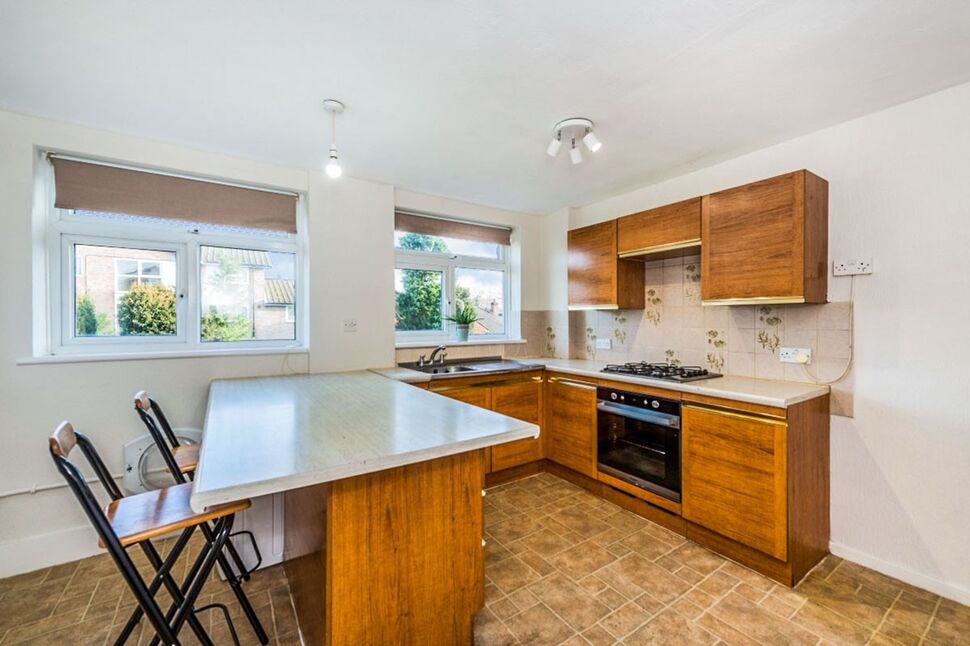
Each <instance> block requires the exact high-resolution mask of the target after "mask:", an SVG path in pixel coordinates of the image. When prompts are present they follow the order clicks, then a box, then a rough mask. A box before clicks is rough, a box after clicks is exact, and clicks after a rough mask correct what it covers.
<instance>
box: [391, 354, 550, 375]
mask: <svg viewBox="0 0 970 646" xmlns="http://www.w3.org/2000/svg"><path fill="white" fill-rule="evenodd" d="M398 365H399V366H400V367H402V368H409V369H411V370H417V371H419V372H424V373H427V374H430V375H435V376H436V377H437V378H441V377H449V376H454V375H459V374H470V373H479V374H480V373H487V372H516V371H518V370H533V369H535V366H533V365H532V364H528V363H524V362H522V361H513V360H510V359H503V358H502V357H482V358H480V359H456V360H452V361H445V362H444V363H437V362H436V363H425V364H424V365H420V364H419V363H418V362H417V361H411V362H408V363H401V364H398Z"/></svg>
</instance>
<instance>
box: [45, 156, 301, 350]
mask: <svg viewBox="0 0 970 646" xmlns="http://www.w3.org/2000/svg"><path fill="white" fill-rule="evenodd" d="M92 165H93V164H92ZM125 172H128V173H132V172H134V173H146V172H145V171H133V170H128V169H125ZM146 174H147V173H146ZM65 175H67V173H65ZM106 181H108V182H110V181H113V179H112V178H111V177H108V179H107V180H106ZM180 181H188V182H193V183H201V182H202V181H203V180H194V179H192V180H189V179H184V180H182V179H180ZM76 184H77V181H74V184H72V185H68V186H67V188H66V190H65V193H67V194H69V195H70V194H71V191H72V190H74V189H75V185H76ZM99 188H100V184H97V185H94V186H92V187H91V188H90V190H89V193H93V194H94V197H93V198H90V197H89V196H86V195H84V194H83V193H84V192H83V191H81V193H82V198H84V199H94V200H95V201H97V199H98V195H97V191H98V190H99ZM176 188H177V187H176ZM227 188H229V190H235V189H236V187H227ZM217 190H219V191H223V193H219V194H218V195H217V197H224V195H225V193H224V191H225V188H223V187H221V186H220V187H219V188H218V189H217ZM239 190H242V191H251V192H255V191H256V189H248V188H243V189H239ZM75 192H77V191H75ZM203 192H204V188H203ZM197 193H198V191H197V190H194V191H193V195H195V194H197ZM118 194H123V191H118V190H114V191H113V193H112V196H114V195H118ZM249 195H250V194H249V193H240V194H235V195H230V198H232V199H235V200H237V202H236V204H243V210H245V206H246V203H245V199H246V198H247V197H248V196H249ZM137 197H138V196H137V195H136V196H135V198H137ZM297 197H298V196H296V195H293V196H292V197H290V198H288V199H289V200H291V201H292V208H293V214H292V221H290V220H282V222H283V223H284V224H283V225H281V226H280V229H284V228H285V229H290V230H279V229H275V228H267V226H268V225H264V223H263V222H260V225H261V226H260V227H259V228H257V227H249V226H240V225H237V224H233V223H231V222H227V223H222V222H213V221H204V220H202V221H193V220H184V219H181V218H180V217H166V216H164V215H158V214H157V212H156V213H155V214H152V215H139V214H132V213H121V212H117V211H100V210H91V209H84V208H63V206H61V207H58V206H56V204H55V205H53V206H52V208H51V212H50V216H49V224H48V232H49V235H48V239H49V241H50V244H49V249H48V254H47V255H48V265H49V272H50V275H51V281H50V283H51V299H50V302H51V309H50V315H49V321H50V327H51V335H50V336H51V342H50V347H51V351H52V353H54V354H71V353H84V354H89V353H106V354H111V353H118V352H156V351H161V352H164V351H176V352H186V351H187V352H190V353H191V352H195V351H203V350H213V349H221V350H229V349H233V348H238V349H247V350H250V349H253V348H266V349H272V348H274V347H285V348H290V347H299V346H300V345H301V344H302V337H303V332H302V330H303V327H304V322H303V321H302V320H301V316H303V312H304V310H305V308H304V307H303V303H302V299H301V297H300V295H301V289H303V287H302V285H301V283H300V282H299V281H298V280H297V278H298V277H299V275H300V273H301V267H302V249H303V247H304V242H305V241H304V240H303V239H302V237H301V235H300V234H298V233H297V232H296V230H295V229H296V218H297V216H298V215H299V216H300V217H302V213H298V210H297ZM125 199H127V200H128V201H129V202H132V203H134V204H135V206H136V207H137V206H138V203H137V199H134V200H132V199H131V196H127V195H126V196H125ZM259 199H260V196H258V195H257V196H256V201H257V202H259ZM239 200H241V201H239ZM169 202H172V201H171V200H169ZM169 202H167V203H169ZM167 203H166V204H167ZM150 208H151V203H150V199H149V200H147V206H146V207H145V210H150ZM260 208H261V207H260ZM212 210H213V209H212V208H211V207H210V208H209V209H207V210H206V211H205V213H209V212H211V211H212ZM214 210H218V208H216V209H214ZM178 215H180V216H181V215H183V214H182V213H179V214H178ZM229 215H230V217H232V215H233V214H232V213H230V214H229ZM257 215H259V213H257ZM68 277H70V279H68Z"/></svg>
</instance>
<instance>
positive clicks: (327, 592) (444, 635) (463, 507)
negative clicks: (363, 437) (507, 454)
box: [284, 450, 484, 646]
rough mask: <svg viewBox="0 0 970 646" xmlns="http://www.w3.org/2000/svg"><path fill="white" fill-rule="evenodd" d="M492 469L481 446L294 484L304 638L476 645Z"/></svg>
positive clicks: (289, 530)
mask: <svg viewBox="0 0 970 646" xmlns="http://www.w3.org/2000/svg"><path fill="white" fill-rule="evenodd" d="M483 478H484V470H483V454H482V451H481V450H478V451H470V452H467V453H460V454H457V455H451V456H448V457H444V458H439V459H437V460H430V461H427V462H419V463H417V464H409V465H406V466H403V467H398V468H393V469H386V470H383V471H378V472H375V473H368V474H364V475H360V476H355V477H352V478H345V479H343V480H337V481H334V482H331V483H325V484H320V485H315V486H312V487H305V488H302V489H296V490H291V491H287V492H286V502H285V505H286V539H285V545H286V547H285V554H284V556H285V558H286V562H285V568H286V574H287V577H288V579H289V581H290V587H291V590H292V594H293V601H294V604H295V606H296V611H297V615H298V616H299V619H300V629H301V631H302V633H303V639H304V643H307V644H321V645H326V646H340V645H343V644H391V643H408V644H470V643H471V642H472V620H473V616H474V614H475V612H476V611H477V610H478V609H479V608H481V607H482V606H483V605H484V548H483V547H482V536H483V532H484V526H483V523H484V518H483V515H482V514H483V510H482V482H483ZM458 519H460V522H456V520H458ZM324 582H325V583H324ZM321 584H323V585H321Z"/></svg>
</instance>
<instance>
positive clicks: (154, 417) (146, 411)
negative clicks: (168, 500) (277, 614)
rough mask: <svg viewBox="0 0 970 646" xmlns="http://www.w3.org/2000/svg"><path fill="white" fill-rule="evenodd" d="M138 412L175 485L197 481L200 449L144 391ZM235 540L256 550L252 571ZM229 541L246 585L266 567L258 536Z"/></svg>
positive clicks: (248, 534) (246, 533) (138, 395)
mask: <svg viewBox="0 0 970 646" xmlns="http://www.w3.org/2000/svg"><path fill="white" fill-rule="evenodd" d="M135 412H137V413H138V417H140V418H141V421H142V422H143V423H144V424H145V427H146V428H147V429H148V434H149V435H151V436H152V440H153V441H154V442H155V446H156V447H157V448H158V450H159V452H160V453H161V454H162V459H164V460H165V466H166V467H167V470H168V471H169V472H170V473H171V474H172V477H173V478H175V482H177V483H180V484H181V483H183V482H188V481H189V480H194V479H195V468H196V466H198V464H199V445H198V444H181V443H180V442H179V440H178V436H177V435H175V431H173V430H172V425H171V424H169V423H168V418H167V417H165V413H164V412H163V411H162V407H161V406H159V405H158V402H156V401H155V400H154V399H151V398H150V397H149V396H148V393H146V392H145V391H144V390H139V391H138V392H137V393H135ZM236 536H245V537H246V538H248V539H249V543H250V545H251V546H252V548H253V554H255V555H256V564H255V565H254V566H253V567H251V568H247V567H246V565H245V564H244V563H243V560H242V557H241V556H239V552H238V551H237V550H236V546H235V545H234V544H233V542H232V538H234V537H236ZM229 538H230V540H229V544H228V545H226V551H227V552H229V556H230V557H231V558H232V561H233V563H234V564H235V565H236V568H237V569H238V570H239V574H238V575H235V576H238V577H239V578H241V579H242V580H243V581H248V580H249V578H250V575H251V574H252V573H253V572H255V571H256V570H257V569H259V566H260V565H262V564H263V555H262V553H260V551H259V545H257V544H256V536H255V535H254V534H253V533H252V532H251V531H249V530H242V531H238V532H235V533H233V535H232V536H230V537H229ZM219 566H220V568H221V567H222V564H221V563H220V564H219ZM222 569H223V573H224V574H225V575H226V577H227V578H228V577H229V576H230V574H233V573H232V572H231V571H228V570H226V569H225V568H222ZM258 632H259V631H258V630H257V633H258Z"/></svg>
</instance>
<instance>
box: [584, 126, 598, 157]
mask: <svg viewBox="0 0 970 646" xmlns="http://www.w3.org/2000/svg"><path fill="white" fill-rule="evenodd" d="M583 143H584V144H586V147H587V148H589V152H591V153H595V152H596V151H597V150H599V149H600V148H602V147H603V144H602V143H601V142H600V140H599V139H597V138H596V135H594V134H593V131H592V130H590V131H589V132H587V133H586V136H585V137H583Z"/></svg>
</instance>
